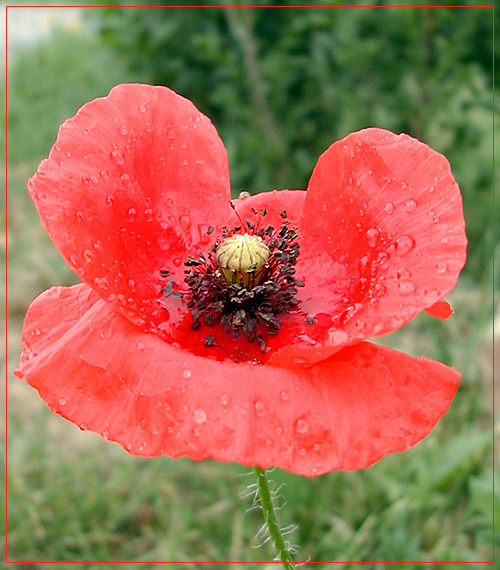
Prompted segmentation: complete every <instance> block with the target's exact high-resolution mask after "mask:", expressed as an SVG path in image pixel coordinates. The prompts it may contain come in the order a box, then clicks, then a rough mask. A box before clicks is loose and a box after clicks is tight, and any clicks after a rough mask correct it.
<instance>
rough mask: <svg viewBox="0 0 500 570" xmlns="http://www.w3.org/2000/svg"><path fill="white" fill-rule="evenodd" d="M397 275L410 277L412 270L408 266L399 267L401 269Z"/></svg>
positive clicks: (402, 277)
mask: <svg viewBox="0 0 500 570" xmlns="http://www.w3.org/2000/svg"><path fill="white" fill-rule="evenodd" d="M397 276H398V279H410V277H411V271H410V270H409V269H407V268H406V267H403V269H399V271H398V272H397Z"/></svg>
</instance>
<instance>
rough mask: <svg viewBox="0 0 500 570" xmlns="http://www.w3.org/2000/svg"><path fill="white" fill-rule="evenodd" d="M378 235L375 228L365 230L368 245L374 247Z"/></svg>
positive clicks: (378, 232)
mask: <svg viewBox="0 0 500 570" xmlns="http://www.w3.org/2000/svg"><path fill="white" fill-rule="evenodd" d="M379 235H380V231H379V230H378V229H377V228H370V229H369V230H368V231H367V232H366V238H367V240H368V245H369V246H370V247H375V246H376V245H377V239H378V236H379Z"/></svg>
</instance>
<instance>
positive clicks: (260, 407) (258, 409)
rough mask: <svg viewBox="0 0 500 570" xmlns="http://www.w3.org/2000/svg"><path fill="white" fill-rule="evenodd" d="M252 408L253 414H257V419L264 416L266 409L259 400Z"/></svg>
mask: <svg viewBox="0 0 500 570" xmlns="http://www.w3.org/2000/svg"><path fill="white" fill-rule="evenodd" d="M254 407H255V413H256V414H257V416H258V417H259V418H261V417H262V416H264V415H265V414H266V408H265V406H264V404H263V403H262V402H261V401H260V400H258V401H257V402H255V404H254Z"/></svg>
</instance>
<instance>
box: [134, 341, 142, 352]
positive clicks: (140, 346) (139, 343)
mask: <svg viewBox="0 0 500 570" xmlns="http://www.w3.org/2000/svg"><path fill="white" fill-rule="evenodd" d="M135 346H137V350H144V343H143V342H142V341H140V340H138V341H137V342H136V343H135Z"/></svg>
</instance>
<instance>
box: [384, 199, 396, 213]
mask: <svg viewBox="0 0 500 570" xmlns="http://www.w3.org/2000/svg"><path fill="white" fill-rule="evenodd" d="M384 212H385V213H386V214H392V212H394V204H393V203H392V202H387V204H386V205H385V206H384Z"/></svg>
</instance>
